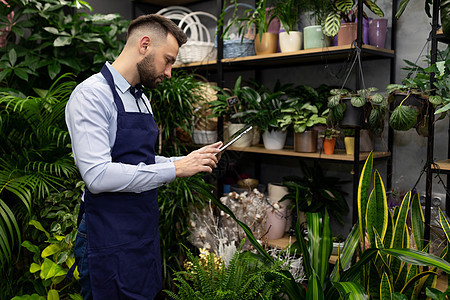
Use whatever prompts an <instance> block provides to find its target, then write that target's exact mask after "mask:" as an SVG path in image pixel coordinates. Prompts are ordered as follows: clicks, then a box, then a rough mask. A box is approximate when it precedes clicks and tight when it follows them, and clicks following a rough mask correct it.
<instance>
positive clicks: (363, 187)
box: [358, 152, 373, 247]
mask: <svg viewBox="0 0 450 300" xmlns="http://www.w3.org/2000/svg"><path fill="white" fill-rule="evenodd" d="M372 167H373V153H372V152H370V154H369V156H368V157H367V159H366V162H365V163H364V167H363V169H362V171H361V177H360V178H359V185H358V218H359V233H360V240H361V241H362V243H363V245H364V238H365V232H366V210H367V200H368V195H369V187H370V181H371V180H370V179H371V176H372ZM363 247H364V246H363Z"/></svg>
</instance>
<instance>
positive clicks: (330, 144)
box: [323, 137, 336, 154]
mask: <svg viewBox="0 0 450 300" xmlns="http://www.w3.org/2000/svg"><path fill="white" fill-rule="evenodd" d="M334 146H336V138H335V137H334V138H331V139H327V138H324V139H323V152H324V153H325V154H333V153H334Z"/></svg>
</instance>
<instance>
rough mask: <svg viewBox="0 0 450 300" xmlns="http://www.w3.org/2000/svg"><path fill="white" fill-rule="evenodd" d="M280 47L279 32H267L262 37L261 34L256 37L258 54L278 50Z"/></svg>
mask: <svg viewBox="0 0 450 300" xmlns="http://www.w3.org/2000/svg"><path fill="white" fill-rule="evenodd" d="M277 49H278V33H269V32H265V33H263V34H262V38H261V39H260V37H259V34H257V35H256V37H255V52H256V55H262V54H270V53H275V52H277Z"/></svg>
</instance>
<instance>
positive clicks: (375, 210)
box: [366, 171, 388, 247]
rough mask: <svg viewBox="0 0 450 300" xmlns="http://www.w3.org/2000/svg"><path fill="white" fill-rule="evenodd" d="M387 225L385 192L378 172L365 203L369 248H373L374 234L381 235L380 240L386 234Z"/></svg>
mask: <svg viewBox="0 0 450 300" xmlns="http://www.w3.org/2000/svg"><path fill="white" fill-rule="evenodd" d="M387 224H388V205H387V198H386V191H385V188H384V184H383V180H382V179H381V175H380V173H379V172H378V171H375V174H374V188H373V190H372V193H371V195H370V198H369V201H368V203H367V211H366V226H367V234H368V236H369V244H370V246H371V247H374V246H375V233H374V229H376V232H378V234H380V235H381V239H383V238H384V236H385V234H386V229H387Z"/></svg>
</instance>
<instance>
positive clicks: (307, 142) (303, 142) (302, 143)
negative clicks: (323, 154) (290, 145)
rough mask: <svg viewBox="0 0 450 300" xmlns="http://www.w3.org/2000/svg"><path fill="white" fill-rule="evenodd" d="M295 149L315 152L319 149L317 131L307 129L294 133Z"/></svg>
mask: <svg viewBox="0 0 450 300" xmlns="http://www.w3.org/2000/svg"><path fill="white" fill-rule="evenodd" d="M294 151H296V152H309V153H314V152H316V151H317V131H315V130H306V131H305V132H302V133H295V134H294Z"/></svg>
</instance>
